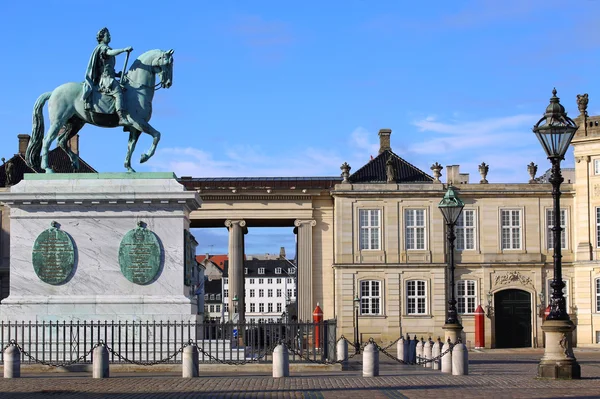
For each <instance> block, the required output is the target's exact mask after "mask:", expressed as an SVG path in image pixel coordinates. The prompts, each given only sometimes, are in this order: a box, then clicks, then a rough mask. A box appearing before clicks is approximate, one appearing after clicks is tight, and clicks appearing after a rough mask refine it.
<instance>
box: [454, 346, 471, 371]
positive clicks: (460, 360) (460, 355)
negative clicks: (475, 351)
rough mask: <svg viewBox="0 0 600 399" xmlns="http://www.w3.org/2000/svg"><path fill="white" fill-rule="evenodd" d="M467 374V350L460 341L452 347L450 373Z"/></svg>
mask: <svg viewBox="0 0 600 399" xmlns="http://www.w3.org/2000/svg"><path fill="white" fill-rule="evenodd" d="M468 374H469V352H468V351H467V347H466V346H465V344H463V343H462V342H460V341H459V342H458V343H457V344H456V345H454V348H452V375H468Z"/></svg>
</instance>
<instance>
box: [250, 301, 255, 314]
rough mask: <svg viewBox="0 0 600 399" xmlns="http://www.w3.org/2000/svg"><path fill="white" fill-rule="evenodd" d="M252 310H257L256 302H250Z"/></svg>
mask: <svg viewBox="0 0 600 399" xmlns="http://www.w3.org/2000/svg"><path fill="white" fill-rule="evenodd" d="M250 311H251V312H256V304H255V303H250Z"/></svg>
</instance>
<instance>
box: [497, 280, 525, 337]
mask: <svg viewBox="0 0 600 399" xmlns="http://www.w3.org/2000/svg"><path fill="white" fill-rule="evenodd" d="M494 314H495V320H496V322H495V327H496V329H495V334H494V336H495V339H496V348H527V347H531V294H530V293H528V292H527V291H523V290H504V291H499V292H497V293H496V295H494Z"/></svg>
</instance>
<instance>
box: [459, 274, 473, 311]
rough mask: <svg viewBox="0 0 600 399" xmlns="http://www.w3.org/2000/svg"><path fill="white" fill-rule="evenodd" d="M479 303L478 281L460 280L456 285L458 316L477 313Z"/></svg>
mask: <svg viewBox="0 0 600 399" xmlns="http://www.w3.org/2000/svg"><path fill="white" fill-rule="evenodd" d="M477 303H478V302H477V281H475V280H458V281H457V283H456V310H457V312H458V314H473V313H475V309H477Z"/></svg>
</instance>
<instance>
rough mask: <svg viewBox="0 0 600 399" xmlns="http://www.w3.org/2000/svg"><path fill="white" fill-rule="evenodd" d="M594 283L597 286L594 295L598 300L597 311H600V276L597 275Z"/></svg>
mask: <svg viewBox="0 0 600 399" xmlns="http://www.w3.org/2000/svg"><path fill="white" fill-rule="evenodd" d="M594 283H595V286H596V295H594V299H595V300H596V306H595V309H596V313H600V277H596V279H594Z"/></svg>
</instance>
